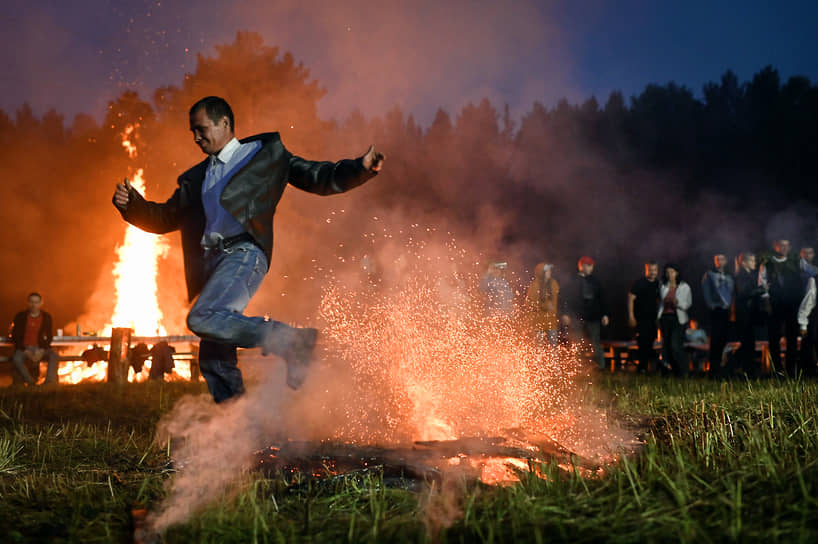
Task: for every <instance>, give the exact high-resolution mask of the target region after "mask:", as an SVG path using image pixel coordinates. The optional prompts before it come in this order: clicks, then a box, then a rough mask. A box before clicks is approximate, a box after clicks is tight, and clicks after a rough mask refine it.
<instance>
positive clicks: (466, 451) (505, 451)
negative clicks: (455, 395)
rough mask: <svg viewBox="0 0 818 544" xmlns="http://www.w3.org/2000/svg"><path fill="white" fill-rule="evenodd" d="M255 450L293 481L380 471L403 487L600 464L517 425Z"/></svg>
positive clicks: (496, 479) (264, 463)
mask: <svg viewBox="0 0 818 544" xmlns="http://www.w3.org/2000/svg"><path fill="white" fill-rule="evenodd" d="M255 455H256V463H257V467H258V469H259V470H261V471H263V472H264V473H265V474H268V475H270V476H283V477H284V478H285V479H287V480H289V481H293V482H295V481H299V480H300V479H304V478H306V479H325V478H335V477H339V476H340V477H348V476H352V475H357V474H360V473H362V472H363V473H366V472H375V473H379V474H382V475H383V478H384V481H385V482H386V483H387V485H390V484H391V485H398V486H401V487H407V488H409V489H416V488H419V487H420V486H421V485H422V484H423V483H424V482H429V481H434V480H439V479H440V477H441V473H442V472H443V471H445V470H453V469H458V470H460V471H461V472H462V473H464V474H466V475H468V476H472V477H474V478H475V479H479V480H480V481H481V482H483V483H485V484H511V483H514V482H517V481H519V476H518V471H523V472H532V473H534V474H538V475H539V474H540V468H541V466H542V464H544V463H556V464H557V466H559V467H560V468H561V469H563V470H576V469H579V470H581V471H583V472H585V473H588V474H593V473H596V472H598V471H599V470H601V466H600V465H599V464H598V463H595V462H593V461H591V460H590V459H585V458H583V457H581V456H579V455H576V454H574V453H572V452H570V451H568V450H567V449H565V448H563V447H562V446H560V445H559V444H557V443H556V442H555V441H553V440H551V439H550V438H548V437H545V436H532V437H525V436H524V434H523V433H522V431H509V433H508V434H507V435H506V436H493V437H470V438H460V439H457V440H430V441H416V442H414V443H413V444H412V445H411V446H406V447H394V448H389V447H378V446H359V445H355V444H348V443H333V442H329V443H315V442H299V441H287V442H284V443H281V444H278V445H273V446H270V447H269V448H266V449H264V450H260V451H257V452H256V454H255Z"/></svg>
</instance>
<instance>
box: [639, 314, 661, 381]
mask: <svg viewBox="0 0 818 544" xmlns="http://www.w3.org/2000/svg"><path fill="white" fill-rule="evenodd" d="M656 329H657V327H656V320H655V319H641V320H637V321H636V346H637V350H636V357H637V358H638V359H639V365H638V366H637V369H638V370H639V372H650V368H651V364H652V363H653V362H654V361H655V360H656V351H655V350H654V349H653V343H654V341H655V340H656Z"/></svg>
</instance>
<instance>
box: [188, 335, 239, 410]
mask: <svg viewBox="0 0 818 544" xmlns="http://www.w3.org/2000/svg"><path fill="white" fill-rule="evenodd" d="M199 370H200V371H201V372H202V376H204V379H205V381H206V382H207V388H208V389H209V390H210V394H211V395H213V400H215V401H216V402H224V401H226V400H227V399H230V398H233V397H236V396H238V395H241V394H242V393H244V382H243V380H242V377H241V370H239V367H238V357H237V356H236V346H231V345H229V344H221V343H218V342H212V341H210V340H202V341H201V342H200V343H199Z"/></svg>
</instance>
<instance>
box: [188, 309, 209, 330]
mask: <svg viewBox="0 0 818 544" xmlns="http://www.w3.org/2000/svg"><path fill="white" fill-rule="evenodd" d="M212 315H213V312H212V311H210V310H203V309H198V308H195V307H194V308H193V309H192V310H190V313H189V314H187V328H188V329H190V330H191V331H192V332H193V334H196V335H197V336H210V335H209V334H208V333H209V332H211V331H210V328H211V324H210V317H212Z"/></svg>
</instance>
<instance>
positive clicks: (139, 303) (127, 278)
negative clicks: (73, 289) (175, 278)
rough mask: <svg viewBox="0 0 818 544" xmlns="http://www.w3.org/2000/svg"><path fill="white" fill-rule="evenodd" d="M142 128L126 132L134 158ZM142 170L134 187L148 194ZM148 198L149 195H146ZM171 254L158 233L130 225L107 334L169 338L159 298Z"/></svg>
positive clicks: (121, 252) (121, 250)
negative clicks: (125, 331) (126, 331)
mask: <svg viewBox="0 0 818 544" xmlns="http://www.w3.org/2000/svg"><path fill="white" fill-rule="evenodd" d="M137 126H138V125H128V126H127V127H126V128H125V132H123V133H122V147H124V148H125V149H126V150H127V151H128V156H129V157H131V158H132V159H133V158H135V157H136V156H137V154H138V152H137V149H136V144H135V143H134V142H133V141H132V140H131V138H132V136H133V133H134V130H135V129H136V128H137ZM143 174H144V171H143V169H142V168H139V169H137V170H136V172H135V173H134V174H133V180H132V181H131V186H133V188H134V189H136V190H137V191H139V192H140V193H141V194H143V195H146V193H147V187H146V183H145V178H144V176H143ZM146 196H147V195H146ZM165 252H167V244H166V243H165V242H164V241H163V240H162V239H161V238H159V237H157V236H156V235H154V234H150V233H148V232H145V231H142V230H140V229H138V228H136V227H134V226H133V225H128V228H127V230H126V231H125V241H124V242H123V243H122V245H121V246H119V247H118V248H117V250H116V253H117V257H118V260H117V263H116V265H115V266H114V278H115V289H116V306H115V307H114V314H113V316H112V317H111V322H110V323H109V324H108V325H106V326H105V335H106V336H109V335H110V334H111V329H112V328H113V327H127V328H130V329H132V330H133V331H134V334H136V335H137V336H165V335H166V334H167V332H166V331H165V327H164V326H163V325H162V311H161V310H160V309H159V300H158V299H157V296H156V291H157V287H156V279H157V267H158V260H159V258H160V257H162V256H163V255H164V254H165Z"/></svg>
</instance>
